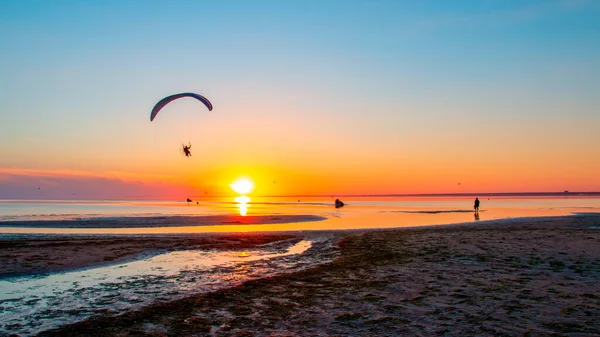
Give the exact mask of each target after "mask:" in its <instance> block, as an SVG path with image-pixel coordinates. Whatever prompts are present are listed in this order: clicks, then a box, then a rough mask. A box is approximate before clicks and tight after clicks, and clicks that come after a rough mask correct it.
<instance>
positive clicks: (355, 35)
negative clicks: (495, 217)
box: [0, 0, 600, 199]
mask: <svg viewBox="0 0 600 337" xmlns="http://www.w3.org/2000/svg"><path fill="white" fill-rule="evenodd" d="M598 18H600V1H584V0H580V1H578V0H565V1H551V0H545V1H511V0H478V1H410V2H409V1H400V0H397V1H393V0H390V1H375V0H373V1H338V0H335V1H328V0H320V1H312V0H304V1H259V0H256V1H32V0H31V1H26V0H23V1H21V0H19V1H16V0H15V1H12V0H4V1H1V2H0V34H1V35H2V43H0V101H1V102H2V104H1V105H0V198H128V197H153V198H179V199H181V197H182V195H223V194H229V193H231V191H230V190H229V187H228V186H229V184H230V183H231V182H232V181H233V180H234V179H236V178H237V177H239V176H247V177H249V178H251V179H252V180H253V181H254V182H255V184H256V189H255V191H254V194H255V195H298V194H323V195H341V194H390V193H398V194H403V193H466V192H525V191H563V190H565V189H568V190H570V191H600V20H599V19H598ZM190 91H191V92H197V93H200V94H202V95H205V96H206V97H208V98H209V99H210V100H211V101H212V103H213V105H214V110H213V111H212V112H209V111H207V109H206V108H205V107H204V106H203V105H202V104H201V103H199V102H197V101H195V100H193V99H182V100H179V101H177V102H174V103H172V104H170V105H169V106H167V107H166V108H165V109H163V111H161V113H160V114H159V115H158V117H157V118H156V119H155V120H154V121H153V122H150V120H149V114H150V110H151V109H152V107H153V105H154V104H155V103H156V102H157V101H158V100H159V99H160V98H162V97H164V96H167V95H170V94H173V93H178V92H190ZM187 142H190V143H191V144H192V154H193V156H192V157H191V158H185V157H183V156H182V155H181V154H180V152H179V147H180V146H181V143H187Z"/></svg>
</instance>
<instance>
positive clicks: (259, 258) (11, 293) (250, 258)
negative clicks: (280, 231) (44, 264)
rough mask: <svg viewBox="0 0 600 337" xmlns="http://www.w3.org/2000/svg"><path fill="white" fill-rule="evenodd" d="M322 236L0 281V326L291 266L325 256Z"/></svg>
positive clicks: (180, 293) (109, 308) (116, 309)
mask: <svg viewBox="0 0 600 337" xmlns="http://www.w3.org/2000/svg"><path fill="white" fill-rule="evenodd" d="M331 248H332V243H331V238H330V237H315V238H311V239H305V240H302V241H300V242H298V243H296V244H294V245H292V246H290V247H288V248H287V249H285V250H275V249H273V248H272V247H269V245H264V246H262V247H261V248H259V249H254V250H245V251H241V250H240V251H202V250H185V251H175V252H170V253H166V254H161V255H155V256H146V258H144V257H142V258H141V259H140V260H136V261H132V262H128V263H121V264H115V265H111V266H105V267H100V268H90V269H85V270H79V271H71V272H64V273H56V274H50V275H44V276H24V277H15V278H10V279H5V280H1V281H0V334H2V333H6V334H15V333H16V334H22V335H32V334H37V333H40V332H42V331H45V330H48V329H52V328H56V327H59V326H62V325H66V324H69V323H73V322H77V321H81V320H84V319H86V318H89V317H91V316H93V315H98V314H104V313H110V314H119V313H122V312H124V311H126V310H130V309H133V308H138V307H142V306H144V305H148V304H151V303H154V302H160V301H172V300H175V299H178V298H181V297H184V296H187V295H192V294H199V293H206V292H210V291H214V290H218V289H222V288H225V287H231V286H235V285H238V284H240V283H242V282H244V281H247V280H251V279H257V278H263V277H268V276H273V275H276V274H279V273H282V272H293V271H297V270H300V269H303V268H306V267H309V266H314V265H316V264H319V263H325V262H329V261H331V260H332V259H333V257H334V253H333V252H332V249H331Z"/></svg>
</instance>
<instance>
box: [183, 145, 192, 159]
mask: <svg viewBox="0 0 600 337" xmlns="http://www.w3.org/2000/svg"><path fill="white" fill-rule="evenodd" d="M181 146H183V148H182V150H183V154H184V155H185V156H186V157H191V156H192V152H191V151H190V149H191V148H192V144H189V143H188V145H185V144H181Z"/></svg>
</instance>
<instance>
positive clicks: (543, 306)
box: [42, 216, 600, 336]
mask: <svg viewBox="0 0 600 337" xmlns="http://www.w3.org/2000/svg"><path fill="white" fill-rule="evenodd" d="M249 235H250V236H252V235H254V234H249ZM336 235H339V239H338V241H337V243H338V244H337V247H338V248H337V249H338V250H339V254H340V257H339V258H338V259H337V260H335V261H334V262H332V263H328V264H325V265H320V266H317V267H314V268H311V269H306V270H303V271H300V272H296V273H293V274H287V275H281V276H275V277H271V278H265V279H260V280H254V281H248V282H246V283H244V284H242V285H240V286H238V287H235V288H229V289H225V290H220V291H216V292H212V293H208V294H203V295H197V296H191V297H187V298H183V299H180V300H176V301H172V302H169V303H159V304H155V305H151V306H148V307H145V308H143V309H140V310H136V311H131V312H128V313H126V314H123V315H120V316H116V317H113V316H104V317H96V318H92V319H89V320H87V321H84V322H80V323H75V324H72V325H69V326H66V327H63V328H61V329H58V330H53V331H48V332H46V333H43V334H42V335H44V336H81V335H86V336H88V335H92V336H127V335H150V336H186V335H194V336H265V335H277V336H397V335H423V336H425V335H469V336H475V335H477V336H481V335H484V336H498V335H510V336H515V335H519V336H522V335H524V336H530V335H531V336H533V335H535V336H540V335H541V336H547V335H572V336H596V335H598V334H600V295H598V294H600V282H599V281H600V217H598V216H578V217H557V218H551V219H550V218H548V219H533V220H526V221H518V222H514V221H504V222H502V221H497V222H495V223H488V224H485V223H481V224H475V225H461V226H444V227H429V228H412V229H410V228H406V229H397V230H380V231H361V232H338V233H336ZM259 237H260V236H259Z"/></svg>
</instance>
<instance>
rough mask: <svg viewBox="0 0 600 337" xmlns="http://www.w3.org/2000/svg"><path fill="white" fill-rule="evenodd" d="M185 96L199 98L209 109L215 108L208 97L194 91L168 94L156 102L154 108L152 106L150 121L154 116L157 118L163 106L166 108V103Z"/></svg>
mask: <svg viewBox="0 0 600 337" xmlns="http://www.w3.org/2000/svg"><path fill="white" fill-rule="evenodd" d="M183 97H192V98H195V99H197V100H199V101H200V102H202V103H204V105H206V107H207V108H208V111H212V109H213V106H212V103H211V102H210V101H209V100H208V99H207V98H206V97H204V96H202V95H199V94H195V93H193V92H184V93H181V94H175V95H171V96H167V97H165V98H163V99H161V100H160V101H158V103H156V105H155V106H154V108H152V112H151V113H150V121H153V120H154V118H156V115H158V112H159V111H160V110H161V109H162V108H164V107H165V105H167V104H169V103H171V102H172V101H174V100H176V99H179V98H183Z"/></svg>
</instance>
